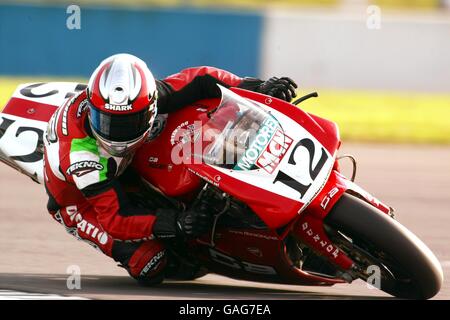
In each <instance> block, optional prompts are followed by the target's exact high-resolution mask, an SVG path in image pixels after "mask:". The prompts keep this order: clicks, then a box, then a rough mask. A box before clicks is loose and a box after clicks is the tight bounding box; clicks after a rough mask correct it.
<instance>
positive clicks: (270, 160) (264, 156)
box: [256, 129, 293, 174]
mask: <svg viewBox="0 0 450 320" xmlns="http://www.w3.org/2000/svg"><path fill="white" fill-rule="evenodd" d="M292 141H293V140H292V139H291V138H289V137H288V136H287V135H285V134H284V133H283V132H282V131H281V130H280V129H277V131H276V132H275V134H274V135H273V137H272V139H271V140H270V142H269V143H268V144H267V146H266V148H265V150H264V151H263V152H262V153H261V155H260V156H259V158H258V160H256V165H257V166H258V167H260V168H262V169H264V170H265V171H266V172H268V173H270V174H272V173H273V172H274V171H275V169H276V168H277V167H278V165H279V164H280V162H281V160H283V157H284V155H285V154H286V152H287V151H288V149H289V147H290V146H291V144H292Z"/></svg>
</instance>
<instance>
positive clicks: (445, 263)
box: [441, 260, 450, 268]
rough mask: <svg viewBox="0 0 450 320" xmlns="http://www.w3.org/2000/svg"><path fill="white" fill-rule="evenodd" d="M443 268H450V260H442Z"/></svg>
mask: <svg viewBox="0 0 450 320" xmlns="http://www.w3.org/2000/svg"><path fill="white" fill-rule="evenodd" d="M441 266H442V268H450V260H448V261H441Z"/></svg>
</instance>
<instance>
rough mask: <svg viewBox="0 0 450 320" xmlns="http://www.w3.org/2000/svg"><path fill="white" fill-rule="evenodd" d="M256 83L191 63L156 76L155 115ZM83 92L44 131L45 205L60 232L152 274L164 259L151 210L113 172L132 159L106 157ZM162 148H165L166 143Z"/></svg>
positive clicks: (134, 271) (139, 274)
mask: <svg viewBox="0 0 450 320" xmlns="http://www.w3.org/2000/svg"><path fill="white" fill-rule="evenodd" d="M260 83H262V81H260V80H257V79H253V78H246V79H242V78H239V77H238V76H236V75H234V74H232V73H229V72H226V71H223V70H220V69H216V68H212V67H199V68H190V69H186V70H183V71H181V72H180V73H178V74H174V75H172V76H170V77H168V78H166V79H164V80H162V81H157V83H156V84H157V89H158V101H157V105H158V110H159V113H169V112H171V111H174V110H177V109H178V108H181V107H183V106H185V105H188V104H191V103H193V102H195V101H198V100H201V99H205V98H214V97H219V95H220V90H219V89H218V87H217V84H221V85H223V86H226V87H230V86H239V87H242V88H246V89H254V88H256V86H257V85H259V84H260ZM86 106H87V96H86V92H85V91H83V92H81V93H80V94H79V95H77V96H75V97H72V98H70V99H68V100H67V101H66V102H65V103H64V104H63V105H62V106H61V107H60V108H58V110H57V111H56V113H55V114H54V115H53V117H52V119H51V121H50V122H49V127H48V130H47V132H46V135H45V138H44V142H45V154H44V165H45V169H44V171H45V186H46V190H47V193H48V195H49V202H48V210H49V212H50V213H51V214H52V216H53V217H54V219H56V220H57V221H58V222H60V223H61V224H63V225H64V227H65V228H66V230H67V231H68V232H69V233H70V234H72V235H74V236H75V237H77V238H79V239H81V240H83V241H85V242H88V243H89V244H91V245H92V246H94V247H95V248H97V249H99V250H101V251H102V252H103V253H105V254H106V255H108V256H110V257H112V258H113V259H114V260H116V261H119V262H120V263H121V264H122V265H123V266H124V267H125V268H126V269H127V270H128V272H129V273H130V274H131V275H132V276H133V277H135V278H138V279H142V278H149V279H150V278H155V277H157V276H159V275H161V274H162V272H161V271H162V270H163V268H164V266H165V264H166V262H167V261H166V260H167V259H166V254H165V251H164V246H163V244H162V243H161V242H160V241H158V240H157V239H155V238H154V237H153V234H152V228H153V224H154V223H155V219H156V218H155V216H154V210H150V209H144V208H139V207H137V206H134V205H133V203H131V202H130V200H129V199H128V196H127V194H126V193H125V191H124V189H123V187H122V185H121V184H120V182H119V179H118V177H119V176H120V175H121V174H122V173H123V172H124V171H125V169H126V168H127V167H128V165H129V164H130V162H131V160H132V155H131V156H128V157H125V158H120V157H113V156H111V155H109V154H108V153H107V152H106V151H105V150H104V149H103V148H102V146H101V144H99V143H98V142H97V140H96V139H95V138H94V135H93V134H92V131H91V128H90V126H89V121H88V108H87V107H86ZM167 147H168V148H169V147H170V146H167Z"/></svg>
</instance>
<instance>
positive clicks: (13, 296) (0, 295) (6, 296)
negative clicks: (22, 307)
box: [0, 290, 86, 300]
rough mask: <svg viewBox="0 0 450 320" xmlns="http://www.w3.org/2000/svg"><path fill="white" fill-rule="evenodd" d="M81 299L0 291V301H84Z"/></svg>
mask: <svg viewBox="0 0 450 320" xmlns="http://www.w3.org/2000/svg"><path fill="white" fill-rule="evenodd" d="M85 299H86V298H81V297H71V296H68V297H65V296H60V295H57V294H45V293H34V292H20V291H12V290H0V300H85Z"/></svg>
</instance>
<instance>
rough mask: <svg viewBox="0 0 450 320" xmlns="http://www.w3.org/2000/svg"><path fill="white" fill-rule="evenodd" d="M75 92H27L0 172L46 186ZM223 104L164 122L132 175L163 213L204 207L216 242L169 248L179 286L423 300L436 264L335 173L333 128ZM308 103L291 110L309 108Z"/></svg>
mask: <svg viewBox="0 0 450 320" xmlns="http://www.w3.org/2000/svg"><path fill="white" fill-rule="evenodd" d="M84 88H85V86H84V85H81V84H76V83H56V82H55V83H38V84H24V85H21V86H19V87H18V88H17V90H16V92H15V93H14V95H13V97H12V98H11V99H10V101H9V102H8V104H7V105H6V106H5V108H4V110H3V112H2V113H0V160H1V161H2V162H4V163H6V164H8V165H10V166H12V167H13V168H15V169H16V170H18V171H20V172H21V173H24V174H26V175H28V176H29V177H31V178H32V179H33V180H34V181H36V182H38V183H42V181H43V180H42V174H43V172H42V166H43V160H42V159H43V143H42V141H43V136H44V132H45V131H46V126H47V121H48V120H49V119H50V117H51V115H52V114H53V113H54V111H55V109H56V107H57V106H59V105H61V104H62V102H63V101H64V99H67V98H69V97H71V96H73V95H74V94H75V92H77V91H80V90H83V89H84ZM221 91H222V98H221V99H220V100H219V99H211V100H203V101H199V102H198V103H196V104H194V105H192V106H188V107H186V108H183V109H181V110H179V111H177V112H175V113H172V114H169V115H159V116H158V117H157V119H156V121H155V124H154V126H153V129H152V133H151V137H150V138H149V141H148V142H147V143H146V144H145V145H144V146H143V147H142V148H141V149H140V150H139V151H138V152H137V153H136V155H135V158H134V162H133V166H134V167H135V169H136V170H137V171H138V172H139V174H140V175H141V177H142V178H143V181H144V183H145V185H146V188H147V189H148V190H149V193H151V194H153V195H155V194H156V195H158V196H160V197H161V198H163V199H164V202H165V203H167V205H169V206H175V207H178V208H186V207H190V206H195V204H196V203H199V202H200V201H201V202H206V203H208V204H209V209H210V212H211V214H212V215H213V216H214V224H213V227H212V230H211V231H210V232H209V233H208V234H205V235H203V236H201V237H199V238H197V239H192V240H189V241H187V242H184V243H179V242H176V243H173V244H170V245H168V250H169V251H170V254H171V256H173V257H174V259H175V260H177V261H178V262H179V264H180V265H183V266H185V269H186V270H188V271H186V272H185V273H184V274H183V275H182V276H180V275H178V276H179V277H180V278H182V279H186V280H187V279H189V280H191V279H195V278H196V277H199V276H202V275H204V274H206V273H208V272H213V273H216V274H220V275H224V276H228V277H231V278H236V279H242V280H250V281H258V282H270V283H281V284H291V285H294V284H295V285H310V286H331V285H334V284H338V283H351V282H352V281H353V280H356V279H362V280H364V281H368V282H369V283H371V284H373V285H374V286H376V287H378V288H379V289H381V290H382V291H384V292H387V293H389V294H391V295H393V296H395V297H400V298H411V299H428V298H431V297H433V296H434V295H436V294H437V293H438V292H439V290H440V288H441V285H442V282H443V272H442V268H441V266H440V264H439V261H438V260H437V258H436V257H435V255H434V254H433V253H432V252H431V251H430V249H429V248H428V247H427V246H426V245H425V244H424V243H423V242H422V241H421V240H420V239H418V238H417V237H416V236H415V235H414V234H413V233H411V232H410V231H409V230H408V229H406V228H405V227H404V226H402V225H401V224H400V223H399V222H398V221H397V220H395V219H394V215H393V209H392V208H390V207H389V206H387V205H385V204H383V203H382V202H381V201H379V200H378V199H376V198H375V197H373V196H372V195H370V194H369V193H368V192H367V191H365V190H363V189H362V188H360V187H359V186H357V185H356V184H355V183H354V182H353V181H354V175H355V169H356V164H355V161H354V159H353V158H352V157H350V159H351V160H352V161H353V163H354V172H353V175H352V177H351V179H348V178H346V177H345V176H344V175H343V174H342V173H341V172H340V166H339V160H340V159H341V158H342V157H338V155H337V153H338V150H339V147H340V144H341V141H340V137H339V130H338V127H337V125H336V124H335V123H334V122H331V121H329V120H326V119H323V118H320V117H318V116H315V115H313V114H310V113H306V112H304V111H302V110H301V109H300V108H298V107H296V106H295V105H293V104H290V103H287V102H284V101H282V100H279V99H276V98H271V97H268V96H265V95H261V94H258V93H254V92H249V91H245V90H242V89H235V88H233V89H230V90H229V89H226V88H223V87H221ZM314 95H316V94H311V95H308V96H305V97H303V98H301V99H299V100H297V101H296V102H294V103H295V104H298V103H300V102H302V101H303V100H305V99H307V98H309V97H311V96H314Z"/></svg>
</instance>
